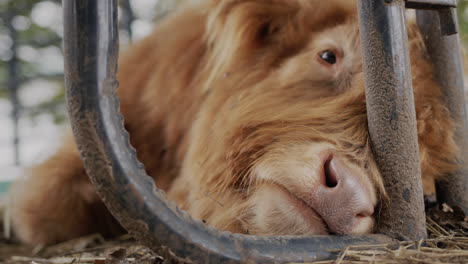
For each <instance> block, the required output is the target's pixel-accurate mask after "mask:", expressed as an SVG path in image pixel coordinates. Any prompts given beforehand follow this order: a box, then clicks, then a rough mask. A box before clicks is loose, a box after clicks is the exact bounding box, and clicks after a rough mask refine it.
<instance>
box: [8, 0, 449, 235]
mask: <svg viewBox="0 0 468 264" xmlns="http://www.w3.org/2000/svg"><path fill="white" fill-rule="evenodd" d="M353 5H354V4H353V3H352V1H347V0H346V1H338V0H328V1H320V0H219V1H216V0H204V1H198V2H196V3H192V4H190V5H189V6H185V7H184V8H181V9H180V10H179V11H178V12H176V13H174V14H173V15H171V16H170V17H169V18H167V19H166V20H165V21H163V22H162V23H161V24H159V25H158V26H157V29H156V31H155V32H154V33H153V34H152V35H151V36H149V37H148V38H146V39H145V40H143V41H141V42H139V43H138V44H136V45H135V46H134V47H133V48H131V49H130V50H129V51H128V52H127V53H126V54H124V56H123V57H122V59H121V64H120V71H119V79H120V90H119V95H120V97H121V101H122V105H121V107H122V109H121V110H122V112H123V114H124V115H125V118H126V120H125V126H126V128H127V129H128V131H129V132H130V134H131V142H132V144H133V146H135V147H136V149H137V151H138V156H139V158H140V160H141V161H142V162H143V163H144V164H145V166H146V170H147V172H148V174H149V175H151V176H152V177H153V178H154V179H155V181H156V183H157V185H158V186H159V187H160V188H162V189H164V190H165V191H166V192H167V194H168V197H169V198H171V199H173V200H174V201H176V202H177V204H178V205H179V206H180V207H181V208H183V209H185V210H187V211H188V212H189V213H190V214H191V215H192V216H193V217H194V218H196V219H203V220H204V221H206V223H207V224H209V225H211V226H214V227H217V228H219V229H222V230H229V231H232V232H239V233H247V234H256V235H286V234H289V235H293V234H296V235H297V234H327V233H335V234H362V233H368V232H371V231H372V227H373V222H374V220H373V219H374V216H373V214H374V207H375V206H376V204H377V202H378V201H379V199H382V198H383V197H385V190H384V188H383V184H382V181H381V177H380V174H379V170H378V168H377V166H376V164H375V162H374V159H373V156H372V153H371V150H370V146H369V135H368V131H367V123H366V122H367V121H366V104H365V95H364V84H363V73H362V62H361V60H362V59H361V54H360V45H359V37H358V28H357V22H356V17H355V16H356V14H355V11H354V10H353V8H352V6H353ZM408 32H409V39H410V44H409V46H410V52H411V62H412V73H413V83H414V91H415V98H416V106H417V109H416V112H417V118H418V132H419V143H420V158H421V166H422V172H423V176H424V179H425V182H430V180H431V179H434V178H437V177H442V176H443V175H445V174H447V173H449V172H450V171H452V170H453V169H454V165H453V163H452V162H451V161H452V160H454V157H455V156H456V155H457V147H456V145H455V144H454V141H453V131H454V125H453V124H452V121H451V119H450V118H449V115H448V112H447V109H446V108H445V107H444V106H443V104H442V98H441V91H440V87H439V86H437V85H436V84H435V83H434V81H433V80H432V78H431V76H432V75H433V74H432V66H431V65H430V64H429V62H428V60H427V55H426V51H425V47H424V44H423V41H422V39H421V36H420V35H419V32H418V31H417V29H416V27H415V26H414V25H412V26H410V27H409V29H408ZM13 196H14V197H13V203H14V204H13V221H14V228H15V232H16V234H17V236H18V237H19V238H20V239H21V240H22V241H24V242H27V243H31V244H44V243H54V242H57V241H62V240H66V239H69V238H73V237H77V236H81V235H85V234H88V233H91V232H97V231H99V232H103V233H105V234H114V233H115V232H119V231H120V227H119V226H118V224H116V223H115V221H114V220H113V218H112V217H111V216H110V214H109V213H108V212H107V211H106V210H105V208H104V206H103V204H102V202H101V201H100V199H99V197H98V196H97V195H96V193H95V191H94V189H93V186H92V185H91V184H90V182H89V181H88V179H87V176H86V173H85V171H84V168H83V166H82V163H81V161H80V158H79V155H78V152H77V149H76V146H75V145H74V143H73V140H72V138H71V137H69V139H68V140H66V142H65V144H64V145H63V147H62V148H61V149H60V151H59V152H58V153H57V154H56V155H55V156H53V157H52V158H50V159H49V160H48V161H47V162H45V163H44V164H42V165H39V166H38V167H35V168H33V169H32V170H31V172H30V175H29V177H27V178H25V180H24V181H22V182H20V183H17V184H16V187H15V188H14V191H13Z"/></svg>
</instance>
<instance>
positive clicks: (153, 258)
mask: <svg viewBox="0 0 468 264" xmlns="http://www.w3.org/2000/svg"><path fill="white" fill-rule="evenodd" d="M427 229H428V232H429V238H428V239H426V240H421V241H413V242H401V243H398V244H387V245H371V246H354V247H348V248H346V249H345V250H343V251H342V252H341V253H339V255H338V258H337V260H333V261H322V262H316V263H322V264H324V263H340V264H361V263H383V264H394V263H418V264H420V263H430V264H436V263H468V217H465V215H464V214H463V213H462V212H461V211H460V210H457V209H456V208H455V209H452V208H449V207H447V206H446V207H444V209H443V210H437V209H435V208H432V209H429V211H428V218H427ZM0 263H5V264H13V263H15V264H84V263H93V264H131V263H141V264H159V263H174V261H169V260H168V259H165V258H163V257H161V256H158V255H157V254H155V253H153V252H152V251H151V250H149V249H148V248H146V247H144V246H141V245H138V244H137V243H136V242H135V241H134V240H133V239H131V238H130V237H129V236H124V237H120V238H117V239H115V240H112V241H105V240H104V239H103V238H102V237H101V236H99V235H91V236H87V237H83V238H79V239H76V240H72V241H68V242H64V243H61V244H58V245H54V246H51V247H37V248H29V247H25V246H21V245H18V244H14V243H12V242H11V241H6V240H4V241H2V240H0Z"/></svg>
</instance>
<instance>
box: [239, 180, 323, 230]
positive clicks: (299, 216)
mask: <svg viewBox="0 0 468 264" xmlns="http://www.w3.org/2000/svg"><path fill="white" fill-rule="evenodd" d="M250 202H251V208H252V217H251V218H250V219H249V221H248V225H249V226H248V230H249V233H251V234H255V235H325V234H328V232H327V226H326V224H325V222H324V220H323V219H322V218H321V217H320V215H319V214H318V213H317V212H315V211H314V209H313V208H311V207H310V206H308V205H307V204H306V203H305V202H304V201H302V200H300V199H298V198H297V197H295V196H294V195H293V194H291V193H290V192H289V191H288V190H286V189H285V188H283V187H281V186H279V185H275V184H262V185H261V186H260V187H259V188H258V189H257V190H256V191H255V193H253V195H252V197H251V199H250Z"/></svg>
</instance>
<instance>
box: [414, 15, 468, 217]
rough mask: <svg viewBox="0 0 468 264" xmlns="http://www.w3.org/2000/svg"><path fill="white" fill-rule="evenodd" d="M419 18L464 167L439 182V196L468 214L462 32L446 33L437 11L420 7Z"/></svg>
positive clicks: (467, 119) (467, 131)
mask: <svg viewBox="0 0 468 264" xmlns="http://www.w3.org/2000/svg"><path fill="white" fill-rule="evenodd" d="M416 15H417V21H418V25H419V28H420V30H421V33H422V34H423V39H424V40H425V44H426V47H427V51H428V53H429V55H430V58H431V60H432V62H433V65H434V75H435V80H436V81H437V82H438V83H439V84H440V85H441V87H442V88H443V92H444V96H445V101H446V105H447V107H448V109H449V111H450V114H451V117H452V118H453V119H454V122H455V124H456V126H457V130H456V135H455V136H456V142H457V145H458V146H459V147H460V151H461V153H460V160H459V164H460V165H461V168H460V170H459V171H458V172H456V173H454V174H452V175H448V177H446V178H444V180H443V181H438V182H437V199H438V201H439V202H441V203H444V202H445V203H447V204H449V205H452V206H458V207H460V208H462V209H463V210H464V211H465V213H466V214H468V109H467V100H466V93H465V89H464V88H465V87H464V80H463V75H464V74H463V73H464V71H463V61H462V58H463V56H462V52H461V46H460V39H459V36H458V35H453V36H442V35H441V33H440V30H438V28H439V27H440V25H439V23H437V16H438V14H437V12H436V11H430V10H418V11H417V12H416ZM454 16H455V18H456V14H454Z"/></svg>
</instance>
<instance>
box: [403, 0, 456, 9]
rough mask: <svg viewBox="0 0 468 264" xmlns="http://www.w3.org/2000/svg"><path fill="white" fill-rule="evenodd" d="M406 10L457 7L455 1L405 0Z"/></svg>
mask: <svg viewBox="0 0 468 264" xmlns="http://www.w3.org/2000/svg"><path fill="white" fill-rule="evenodd" d="M405 2H406V8H416V9H439V8H447V7H452V8H455V7H457V0H406V1H405Z"/></svg>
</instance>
